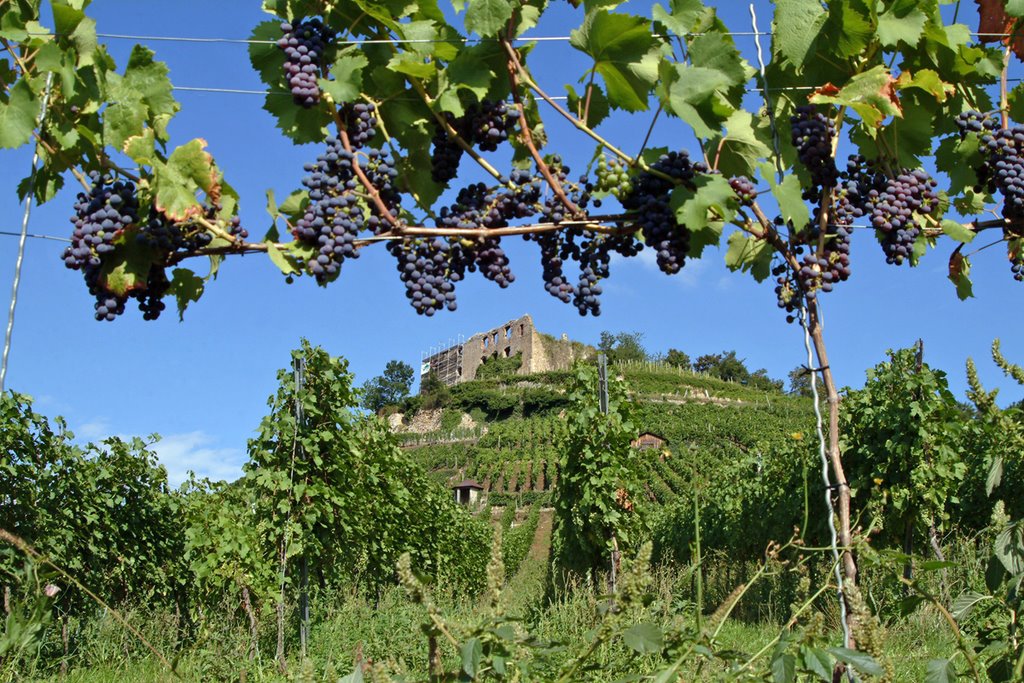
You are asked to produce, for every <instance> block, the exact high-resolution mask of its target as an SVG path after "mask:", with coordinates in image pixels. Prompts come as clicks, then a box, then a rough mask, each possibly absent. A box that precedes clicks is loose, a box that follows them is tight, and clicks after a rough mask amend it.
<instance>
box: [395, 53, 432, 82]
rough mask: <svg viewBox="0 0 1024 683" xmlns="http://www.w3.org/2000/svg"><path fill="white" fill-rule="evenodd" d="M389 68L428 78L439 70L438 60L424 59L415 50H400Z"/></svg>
mask: <svg viewBox="0 0 1024 683" xmlns="http://www.w3.org/2000/svg"><path fill="white" fill-rule="evenodd" d="M388 68H389V69H391V70H392V71H395V72H397V73H400V74H405V75H406V76H412V77H413V78H418V79H420V80H427V79H429V78H432V77H433V76H434V74H435V73H436V72H437V69H438V65H437V63H436V62H425V61H423V58H422V57H420V56H418V55H417V54H415V53H413V52H399V53H397V54H396V55H395V56H394V57H392V58H391V61H390V62H388Z"/></svg>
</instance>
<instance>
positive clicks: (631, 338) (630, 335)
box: [597, 331, 648, 363]
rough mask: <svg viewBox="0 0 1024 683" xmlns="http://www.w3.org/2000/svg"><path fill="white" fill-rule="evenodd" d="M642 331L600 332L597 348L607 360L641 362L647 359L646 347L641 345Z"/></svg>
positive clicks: (612, 361) (613, 361)
mask: <svg viewBox="0 0 1024 683" xmlns="http://www.w3.org/2000/svg"><path fill="white" fill-rule="evenodd" d="M643 338H644V333H643V332H619V333H617V334H612V333H611V332H607V331H605V332H602V333H601V341H600V342H599V343H598V345H597V348H598V350H599V351H602V352H604V354H605V355H606V356H607V357H608V362H610V363H619V362H625V361H634V362H642V361H646V360H647V359H648V355H647V349H645V348H644V345H643Z"/></svg>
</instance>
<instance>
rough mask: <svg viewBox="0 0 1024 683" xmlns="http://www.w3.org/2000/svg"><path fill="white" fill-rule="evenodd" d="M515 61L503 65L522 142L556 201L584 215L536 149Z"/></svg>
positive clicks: (572, 212)
mask: <svg viewBox="0 0 1024 683" xmlns="http://www.w3.org/2000/svg"><path fill="white" fill-rule="evenodd" d="M502 44H503V45H508V41H507V40H506V39H505V38H502ZM512 53H513V54H514V53H515V50H512ZM516 62H517V60H515V59H513V58H511V57H510V58H509V59H508V61H506V62H505V65H506V67H507V70H508V81H509V85H510V86H511V87H512V99H513V101H514V102H515V104H516V111H517V112H518V113H519V128H520V129H521V130H522V134H523V143H524V144H525V145H526V148H527V149H528V150H530V156H532V157H533V161H534V163H536V164H537V170H538V171H540V173H541V175H542V176H544V180H546V181H547V183H548V186H549V187H550V188H551V191H552V192H554V193H555V196H556V197H558V201H560V202H561V203H562V206H564V207H565V208H566V210H568V212H569V215H571V216H574V217H578V216H584V215H585V213H584V212H583V211H581V210H580V207H578V206H576V205H575V204H574V203H573V202H572V200H570V199H569V197H567V196H566V194H565V190H564V189H562V185H561V183H559V182H558V179H557V178H555V176H554V175H552V173H551V169H550V168H548V165H547V163H546V162H545V161H544V157H542V156H541V155H540V152H539V151H538V150H537V145H536V144H534V141H533V133H532V132H531V131H530V124H529V122H528V121H527V120H526V109H525V108H524V107H523V99H522V96H521V95H520V93H519V77H518V69H517V68H516Z"/></svg>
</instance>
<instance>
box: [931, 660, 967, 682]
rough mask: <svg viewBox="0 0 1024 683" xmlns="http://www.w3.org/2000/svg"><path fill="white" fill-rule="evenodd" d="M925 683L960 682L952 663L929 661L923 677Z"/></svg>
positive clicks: (949, 661) (948, 661)
mask: <svg viewBox="0 0 1024 683" xmlns="http://www.w3.org/2000/svg"><path fill="white" fill-rule="evenodd" d="M924 680H925V683H956V681H958V680H960V676H959V674H957V672H956V668H955V667H954V666H953V662H952V661H951V660H949V659H930V660H928V668H927V670H926V671H925V675H924Z"/></svg>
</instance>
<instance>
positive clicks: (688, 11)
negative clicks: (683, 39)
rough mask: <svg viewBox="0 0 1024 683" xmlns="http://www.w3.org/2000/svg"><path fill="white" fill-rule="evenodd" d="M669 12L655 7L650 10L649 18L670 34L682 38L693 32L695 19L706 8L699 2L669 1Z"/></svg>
mask: <svg viewBox="0 0 1024 683" xmlns="http://www.w3.org/2000/svg"><path fill="white" fill-rule="evenodd" d="M669 10H670V11H669ZM669 10H666V9H665V8H664V7H662V6H661V5H655V6H654V7H653V8H652V9H651V17H652V18H653V19H654V20H655V21H656V22H658V23H659V24H663V25H664V26H665V28H667V29H668V30H669V31H671V32H672V33H675V34H676V35H678V36H683V35H686V34H687V33H690V32H691V31H693V28H694V25H695V24H696V23H697V19H698V18H699V17H700V16H701V15H703V14H704V12H705V11H706V8H705V7H704V3H703V2H701V0H670V1H669Z"/></svg>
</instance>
